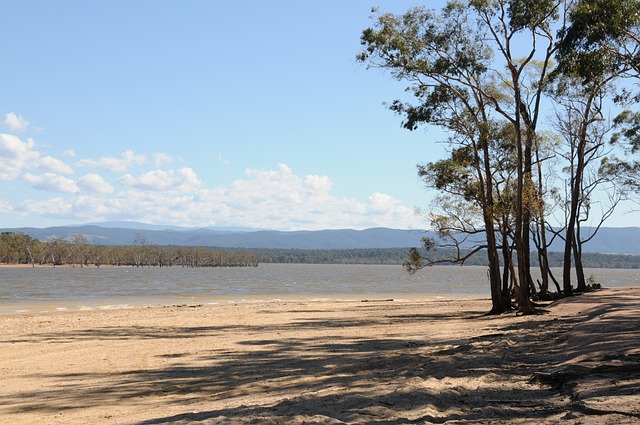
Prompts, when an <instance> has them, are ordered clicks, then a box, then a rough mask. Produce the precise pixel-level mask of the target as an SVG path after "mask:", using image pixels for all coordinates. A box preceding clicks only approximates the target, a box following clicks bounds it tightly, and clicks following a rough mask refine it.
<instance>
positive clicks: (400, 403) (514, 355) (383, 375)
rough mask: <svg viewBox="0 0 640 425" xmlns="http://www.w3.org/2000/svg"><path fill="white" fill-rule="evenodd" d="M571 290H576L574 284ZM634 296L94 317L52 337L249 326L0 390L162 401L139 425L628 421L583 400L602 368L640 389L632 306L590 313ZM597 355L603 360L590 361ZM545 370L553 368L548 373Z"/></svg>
mask: <svg viewBox="0 0 640 425" xmlns="http://www.w3.org/2000/svg"><path fill="white" fill-rule="evenodd" d="M569 302H581V301H580V297H578V298H576V299H572V300H570V301H569ZM560 304H561V303H560ZM553 308H561V305H556V306H555V307H553ZM628 308H633V307H629V299H626V298H624V297H620V299H615V298H614V299H612V300H611V307H606V308H605V310H598V311H592V310H589V311H584V312H583V313H581V315H580V316H577V317H560V318H558V317H551V316H538V317H536V318H535V319H527V320H524V319H523V320H520V321H518V322H517V323H510V322H509V321H500V320H499V319H495V318H491V317H476V314H475V313H474V314H473V316H474V317H475V318H474V320H484V321H486V323H487V325H488V327H487V329H491V332H487V333H486V334H485V335H480V336H476V337H471V338H451V337H449V338H436V339H434V338H430V337H429V335H425V336H424V337H423V338H417V337H416V338H413V339H406V338H394V337H384V336H379V335H369V336H368V337H349V338H344V337H343V338H340V337H337V336H335V335H331V332H330V330H331V329H332V328H336V327H355V328H357V327H364V326H371V325H372V321H371V320H370V319H357V318H336V319H323V320H314V319H313V317H309V318H307V319H305V320H297V321H295V322H291V323H288V324H283V325H278V326H260V325H255V326H251V325H243V326H239V327H232V328H231V327H224V326H203V327H198V328H171V329H154V328H135V327H134V328H116V329H111V328H98V329H93V330H86V331H81V332H77V333H71V334H66V335H58V336H57V337H58V338H60V339H61V340H66V341H72V340H74V339H76V338H103V339H105V340H108V339H117V338H128V339H146V338H157V339H162V338H171V339H175V338H184V339H185V343H187V341H188V339H190V338H197V337H201V336H207V337H211V336H216V335H221V334H223V333H224V332H226V331H228V330H234V331H240V332H244V333H246V335H247V337H246V338H245V339H244V340H243V341H242V343H241V347H240V348H239V349H238V350H236V351H226V352H223V351H220V350H217V349H216V347H214V346H212V347H211V350H209V351H206V352H202V353H198V354H196V355H194V354H189V355H187V354H184V355H181V354H180V353H177V354H176V353H173V354H165V356H166V357H167V358H170V359H171V360H172V361H173V362H172V363H171V364H170V365H169V366H168V367H165V368H161V369H146V370H131V371H128V372H125V373H118V374H109V375H106V376H101V377H96V376H90V375H86V374H82V373H78V374H71V375H64V376H56V377H55V378H56V379H59V380H60V381H63V382H64V387H65V388H67V389H69V388H75V389H76V390H77V391H75V392H74V394H75V395H73V396H70V395H69V392H68V391H65V389H60V390H49V391H42V392H38V393H35V394H33V393H32V394H15V400H2V401H1V402H2V403H3V404H5V405H11V404H13V403H12V402H16V400H18V399H19V400H21V402H20V403H17V404H16V406H17V407H15V408H14V411H15V412H20V411H34V410H39V411H42V412H56V411H60V410H64V409H81V408H83V407H91V406H98V405H114V406H115V405H118V404H130V405H136V404H137V403H138V402H139V401H140V400H149V399H156V400H157V402H158V403H161V404H163V405H164V406H166V412H165V413H164V414H159V415H158V414H157V415H156V417H153V418H151V419H148V420H145V421H142V422H139V424H140V425H142V424H144V425H152V424H166V423H197V422H211V423H266V424H269V423H368V424H382V423H384V424H404V423H445V422H447V421H459V422H465V423H467V422H469V423H475V422H482V421H497V420H500V421H505V422H507V421H509V420H512V419H514V420H515V419H517V420H518V421H521V423H529V422H531V423H535V422H542V421H544V420H560V419H561V418H563V417H565V416H566V415H567V412H570V411H574V412H578V414H580V415H584V414H598V415H605V414H613V415H618V416H619V417H618V419H620V421H621V423H624V421H625V420H627V419H630V418H631V419H633V420H637V419H638V417H640V416H638V415H636V412H634V411H633V410H629V409H626V410H625V409H622V408H614V409H608V410H607V407H606V406H605V405H604V404H602V403H601V404H598V405H597V406H596V405H595V404H592V405H589V404H588V403H587V402H585V400H586V399H598V398H600V399H601V398H603V397H605V396H606V394H608V393H607V392H606V391H605V389H604V388H602V383H603V382H604V381H607V380H608V381H609V385H608V386H609V387H610V386H611V385H612V384H611V383H610V381H611V380H613V379H617V382H618V388H619V390H620V391H621V393H620V394H637V393H638V390H639V389H640V370H638V369H639V368H638V367H637V358H634V357H633V356H635V355H636V354H634V353H633V352H627V351H624V352H620V351H619V350H617V351H616V350H614V346H615V344H616V343H620V339H621V338H629V337H630V336H635V337H636V338H637V336H638V327H637V319H632V318H629V319H628V323H626V322H625V320H626V319H624V317H626V316H624V315H622V316H621V317H616V321H617V322H616V323H619V322H620V321H622V326H623V328H624V327H625V326H626V327H627V328H628V329H627V331H625V332H624V333H623V335H621V336H616V335H615V334H614V333H613V332H609V336H608V338H609V339H608V340H607V341H605V340H604V336H603V335H602V333H606V332H607V330H606V329H603V328H602V326H595V325H594V326H591V327H589V326H590V324H591V323H592V322H591V321H588V320H595V319H598V318H607V317H608V316H607V314H619V312H620V311H625V309H628ZM635 308H637V306H636V307H635ZM460 318H467V319H468V318H469V314H468V313H466V314H465V315H459V317H458V319H460ZM453 319H455V318H453ZM437 320H442V321H446V320H452V318H451V317H446V318H442V317H429V315H425V316H423V315H415V314H414V315H402V314H389V315H387V316H386V317H384V318H379V319H378V322H379V323H378V325H379V326H381V327H384V326H385V325H390V324H397V323H398V322H399V321H400V322H402V324H403V326H416V327H420V326H424V324H425V322H428V321H437ZM514 320H515V318H514ZM634 324H635V327H634ZM600 325H602V324H600ZM300 327H306V328H309V329H313V330H323V331H327V332H328V333H327V332H325V333H324V334H323V336H322V337H318V336H314V337H313V338H289V337H287V330H288V329H292V328H300ZM572 329H573V330H574V331H575V330H578V331H580V332H583V333H584V334H585V335H587V334H588V335H592V336H593V334H594V333H598V334H600V337H601V338H600V340H599V341H600V342H599V343H601V344H603V346H602V347H597V348H598V350H596V354H595V357H592V358H591V359H590V360H589V362H585V361H583V360H584V358H583V357H581V356H582V354H581V353H583V351H584V350H588V348H587V347H586V346H581V345H580V344H578V343H577V342H576V341H575V340H573V339H572V338H573V336H572V335H573V332H569V331H570V330H572ZM278 333H279V334H278ZM583 336H584V335H583ZM42 337H43V338H54V336H53V335H44V336H42ZM636 341H637V339H636ZM243 347H246V349H244V348H243ZM581 350H582V351H581ZM591 352H592V351H591ZM607 356H609V357H607ZM620 356H622V357H620ZM633 360H635V365H636V366H635V368H634V367H633V363H634V362H633ZM607 367H609V369H607ZM580 368H583V369H580ZM594 368H596V369H594ZM597 368H600V370H599V373H595V374H594V373H593V372H594V371H596V372H598V370H597ZM616 368H618V369H616ZM619 368H622V369H619ZM622 372H624V373H626V375H625V374H622V375H621V373H622ZM563 374H564V375H563ZM547 376H548V377H549V379H548V380H545V379H546V377H547ZM536 377H537V378H536ZM96 378H98V379H100V385H96V386H94V387H88V386H84V385H83V381H85V380H88V379H96ZM598 385H600V387H598ZM576 388H583V389H587V390H588V393H587V394H586V398H585V393H582V394H581V395H580V396H578V395H576ZM634 392H635V393H634ZM78 394H79V395H78ZM258 399H259V400H260V401H258ZM594 406H595V407H594ZM156 412H157V411H156Z"/></svg>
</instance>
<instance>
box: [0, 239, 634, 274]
mask: <svg viewBox="0 0 640 425" xmlns="http://www.w3.org/2000/svg"><path fill="white" fill-rule="evenodd" d="M138 242H139V243H137V244H136V245H93V244H90V243H88V241H87V240H86V238H84V237H83V236H81V235H74V236H72V237H70V238H67V239H53V240H51V241H47V242H43V241H40V240H38V239H35V238H33V237H31V236H29V235H27V234H24V233H14V232H4V233H0V264H15V265H33V266H36V265H37V266H42V265H53V266H62V265H70V266H77V267H85V266H98V267H99V266H102V265H110V266H137V267H171V266H178V267H247V266H251V267H256V266H257V265H258V263H274V264H364V265H398V266H399V265H403V264H404V262H405V261H406V258H407V253H408V252H409V250H410V249H409V248H356V249H280V248H253V249H240V248H235V249H234V248H216V247H191V246H160V245H152V244H149V243H147V242H144V241H141V240H139V241H138ZM141 242H142V243H141ZM453 254H454V253H453V252H451V251H448V250H446V249H443V250H439V251H438V252H437V256H438V258H442V259H446V258H450V256H451V255H453ZM583 257H584V266H585V267H588V268H615V269H640V255H625V254H598V253H585V254H583ZM548 260H549V267H561V266H562V253H560V252H550V253H549V258H548ZM531 264H532V265H533V266H536V267H537V266H538V265H539V263H538V259H537V258H536V257H532V258H531ZM465 265H469V266H483V267H487V265H488V264H487V260H486V257H485V256H483V255H476V256H473V257H471V258H469V260H468V261H466V262H465Z"/></svg>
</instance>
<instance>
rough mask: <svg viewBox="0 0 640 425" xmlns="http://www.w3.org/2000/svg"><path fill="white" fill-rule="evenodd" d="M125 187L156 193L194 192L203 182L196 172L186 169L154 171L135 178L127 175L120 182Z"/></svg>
mask: <svg viewBox="0 0 640 425" xmlns="http://www.w3.org/2000/svg"><path fill="white" fill-rule="evenodd" d="M119 182H120V183H121V184H122V185H124V186H129V187H132V188H135V189H139V190H149V191H154V192H163V191H192V190H195V189H197V188H199V187H200V185H201V182H200V179H199V178H198V176H197V175H196V173H195V171H193V170H192V169H191V168H188V167H185V168H180V169H178V170H168V171H164V170H154V171H149V172H148V173H144V174H142V175H141V176H140V177H134V176H132V175H131V174H125V175H124V176H122V177H121V178H120V180H119Z"/></svg>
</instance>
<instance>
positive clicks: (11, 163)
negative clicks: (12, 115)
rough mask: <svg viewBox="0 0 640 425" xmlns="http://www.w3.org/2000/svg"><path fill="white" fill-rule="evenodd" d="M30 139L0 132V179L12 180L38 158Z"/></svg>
mask: <svg viewBox="0 0 640 425" xmlns="http://www.w3.org/2000/svg"><path fill="white" fill-rule="evenodd" d="M35 145H36V144H35V142H34V141H33V140H32V139H27V140H24V141H23V140H21V139H20V138H19V137H17V136H14V135H12V134H0V179H1V180H14V179H16V178H17V177H18V176H19V175H20V173H21V172H22V170H23V169H25V168H26V167H27V166H28V165H30V164H31V163H32V162H34V161H36V160H38V158H39V157H40V154H39V153H38V152H37V151H36V150H35V149H34V148H35Z"/></svg>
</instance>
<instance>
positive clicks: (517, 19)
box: [358, 0, 563, 313]
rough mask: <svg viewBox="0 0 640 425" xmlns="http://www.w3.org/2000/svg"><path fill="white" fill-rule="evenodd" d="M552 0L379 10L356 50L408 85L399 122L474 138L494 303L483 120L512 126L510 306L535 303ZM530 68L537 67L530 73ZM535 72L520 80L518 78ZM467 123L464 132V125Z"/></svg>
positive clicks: (491, 204)
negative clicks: (540, 138)
mask: <svg viewBox="0 0 640 425" xmlns="http://www.w3.org/2000/svg"><path fill="white" fill-rule="evenodd" d="M561 4H563V2H562V1H558V0H542V1H530V0H529V1H524V0H523V1H515V0H512V1H506V0H467V1H455V0H452V1H449V2H448V3H447V4H446V5H445V7H444V8H443V9H442V10H441V11H440V12H439V13H438V12H436V11H433V10H429V9H427V8H424V7H418V8H414V9H411V10H410V11H408V12H407V13H405V14H403V15H400V16H396V15H393V14H389V13H378V12H377V11H376V15H375V16H374V19H375V21H374V25H373V26H372V27H371V28H368V29H366V30H364V31H363V33H362V37H361V42H362V45H363V46H364V48H363V51H362V53H361V54H360V55H359V56H358V59H359V60H361V61H363V62H366V63H367V64H368V65H369V66H371V67H378V68H382V69H385V70H389V71H390V72H391V75H392V76H393V77H395V78H397V79H398V80H401V81H406V82H408V84H409V87H408V88H407V90H408V91H409V92H410V93H411V94H412V95H413V96H414V98H415V102H416V103H415V104H411V103H408V102H403V101H400V100H397V101H394V102H393V103H392V104H391V109H392V110H394V111H395V112H397V113H398V114H400V115H402V116H404V119H405V120H404V123H403V125H404V127H406V128H408V129H410V130H414V129H416V128H417V127H418V126H419V125H421V124H426V125H436V126H440V127H443V128H445V129H447V130H448V131H450V132H453V133H457V134H459V135H460V136H461V137H462V138H463V139H464V140H466V141H467V142H471V143H475V145H476V147H477V151H476V152H474V154H476V155H477V159H478V160H479V161H478V163H477V164H475V165H476V174H475V178H476V179H477V181H478V185H477V187H478V195H479V196H478V197H477V200H478V201H479V206H480V207H481V208H482V214H483V220H484V227H485V229H484V230H485V236H486V242H487V244H486V245H487V255H488V260H489V279H490V283H491V288H492V299H493V300H494V305H493V310H494V311H500V310H501V308H502V307H501V306H500V305H496V302H497V301H496V300H497V299H498V298H499V297H498V298H497V297H496V296H495V295H497V294H494V289H495V288H499V287H500V279H501V278H500V268H499V263H498V255H497V250H496V242H497V240H496V233H495V211H494V209H495V200H494V199H493V198H494V192H495V191H494V189H495V188H494V179H493V175H494V171H495V170H494V169H492V167H491V161H490V158H491V151H490V148H489V145H490V140H491V138H492V133H491V130H490V128H491V125H492V123H495V122H503V121H504V122H507V123H509V124H510V125H511V126H512V128H513V132H512V134H513V140H512V141H511V143H512V144H513V147H514V152H515V167H516V170H515V171H516V172H515V186H516V187H515V190H514V195H515V196H514V200H515V202H514V221H513V223H514V229H513V235H514V243H515V248H516V253H517V260H518V274H519V281H520V287H521V291H520V294H519V297H518V305H519V309H520V310H521V311H522V312H523V313H531V312H533V311H534V309H533V307H532V305H531V303H530V300H529V296H530V289H529V288H530V286H532V279H531V273H530V258H529V256H530V225H531V220H532V215H533V214H534V213H535V211H534V209H535V208H536V205H539V202H538V199H537V198H538V197H537V194H536V190H535V186H534V184H533V180H532V177H533V162H534V160H533V158H534V149H535V140H536V131H537V127H538V119H539V116H540V111H541V100H542V97H543V95H544V93H543V89H542V87H543V85H542V81H543V80H544V79H545V78H546V76H547V73H548V70H549V68H550V64H551V57H552V55H553V52H554V49H555V44H554V41H555V37H554V35H553V33H552V31H551V23H552V22H553V21H554V20H555V19H557V18H558V8H559V7H560V5H561ZM533 67H535V68H536V69H537V70H536V73H533V72H530V70H531V69H532V68H533ZM533 74H536V75H537V76H538V78H537V80H536V81H533V82H531V84H529V85H527V81H526V79H527V77H528V76H530V75H533ZM466 123H471V124H472V125H473V126H474V129H473V132H470V131H469V125H466Z"/></svg>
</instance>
